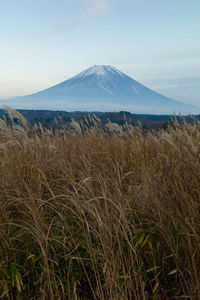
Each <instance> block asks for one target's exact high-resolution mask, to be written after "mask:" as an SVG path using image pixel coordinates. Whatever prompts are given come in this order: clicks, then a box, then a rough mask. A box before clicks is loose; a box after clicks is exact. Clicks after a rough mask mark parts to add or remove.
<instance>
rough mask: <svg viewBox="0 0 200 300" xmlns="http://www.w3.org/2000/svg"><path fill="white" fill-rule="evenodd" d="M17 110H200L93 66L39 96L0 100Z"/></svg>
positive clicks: (107, 68)
mask: <svg viewBox="0 0 200 300" xmlns="http://www.w3.org/2000/svg"><path fill="white" fill-rule="evenodd" d="M1 103H2V104H6V105H10V106H12V107H13V108H16V109H47V110H48V109H50V110H64V111H121V110H126V111H130V112H132V113H145V114H147V113H150V114H172V113H173V112H175V113H179V112H181V113H182V114H190V113H191V114H197V113H199V111H200V109H198V108H197V107H195V106H192V105H189V104H184V103H181V102H178V101H175V100H172V99H170V98H168V97H165V96H163V95H161V94H159V93H157V92H155V91H153V90H151V89H149V88H147V87H145V86H144V85H142V84H140V83H139V82H137V81H135V80H134V79H132V78H131V77H129V76H127V75H126V74H124V73H122V72H121V71H119V70H117V69H116V68H114V67H112V66H108V65H102V66H98V65H96V66H93V67H91V68H88V69H87V70H85V71H83V72H81V73H79V74H78V75H76V76H74V77H72V78H70V79H68V80H66V81H64V82H62V83H60V84H57V85H55V86H53V87H50V88H48V89H46V90H43V91H40V92H38V93H35V94H32V95H27V96H22V97H16V98H12V99H8V100H5V101H1Z"/></svg>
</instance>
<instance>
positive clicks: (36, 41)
mask: <svg viewBox="0 0 200 300" xmlns="http://www.w3.org/2000/svg"><path fill="white" fill-rule="evenodd" d="M199 13H200V1H199V0H190V1H189V0H73V1H71V0H6V1H5V0H0V99H6V98H9V97H13V96H21V95H26V94H30V93H33V92H37V91H39V90H42V89H45V88H48V87H50V86H53V85H55V84H57V83H59V82H62V81H64V80H67V79H68V78H70V77H72V76H74V75H76V74H77V73H79V72H81V71H83V70H84V69H86V68H88V67H90V66H93V65H112V66H114V67H116V68H118V69H119V70H120V71H122V72H124V73H126V74H127V75H129V76H131V77H132V78H134V79H135V80H137V81H139V82H140V83H142V84H144V85H146V86H147V87H150V88H152V89H154V90H155V91H157V92H159V93H162V94H164V95H165V96H168V97H170V98H172V99H175V100H178V101H182V102H185V103H190V104H194V105H198V106H200V18H199Z"/></svg>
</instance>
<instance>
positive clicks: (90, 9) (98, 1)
mask: <svg viewBox="0 0 200 300" xmlns="http://www.w3.org/2000/svg"><path fill="white" fill-rule="evenodd" d="M84 2H85V5H86V10H85V14H87V15H90V16H95V15H101V14H105V13H106V12H107V11H108V9H109V4H108V1H107V0H84Z"/></svg>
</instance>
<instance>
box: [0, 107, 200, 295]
mask: <svg viewBox="0 0 200 300" xmlns="http://www.w3.org/2000/svg"><path fill="white" fill-rule="evenodd" d="M10 114H11V119H12V116H13V115H14V117H16V115H15V112H13V111H12V110H10ZM17 117H18V118H19V119H20V116H19V115H18V116H17ZM90 121H91V120H90ZM92 121H93V122H94V123H95V126H94V127H93V128H90V129H85V130H84V131H82V130H81V127H80V126H78V125H77V124H75V123H73V124H72V129H71V130H64V129H63V130H58V131H54V132H52V131H47V130H45V129H43V128H42V127H40V126H38V127H37V128H35V129H33V130H29V129H28V128H27V127H26V121H25V120H23V119H21V121H20V124H18V125H16V124H14V123H13V122H11V123H10V125H8V124H6V122H3V121H1V123H0V127H1V129H0V201H1V202H0V207H1V210H0V299H11V300H12V299H18V300H22V299H25V300H26V299H66V300H67V299H70V300H71V299H77V300H82V299H85V300H86V299H88V300H92V299H95V300H104V299H105V300H106V299H107V300H126V299H130V300H132V299H133V300H134V299H136V300H140V299H141V300H147V299H161V300H162V299H197V300H198V299H200V272H199V263H200V123H199V122H196V123H195V124H193V125H188V124H186V123H184V124H183V125H182V126H180V125H179V124H178V123H176V121H175V122H174V126H173V127H171V128H169V129H168V131H163V130H160V131H158V132H149V133H145V134H144V133H143V132H142V131H141V130H140V129H137V128H133V127H131V126H128V125H127V126H126V127H125V128H119V127H117V126H116V125H114V126H113V127H112V124H110V123H108V125H107V127H108V128H109V130H108V132H105V131H102V130H101V129H100V125H98V122H99V121H98V120H95V119H94V120H92Z"/></svg>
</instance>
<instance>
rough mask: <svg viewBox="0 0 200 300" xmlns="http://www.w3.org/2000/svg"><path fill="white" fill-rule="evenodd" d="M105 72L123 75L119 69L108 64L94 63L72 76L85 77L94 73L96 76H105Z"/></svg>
mask: <svg viewBox="0 0 200 300" xmlns="http://www.w3.org/2000/svg"><path fill="white" fill-rule="evenodd" d="M107 74H110V75H111V74H112V75H114V74H118V75H123V73H122V72H120V71H119V70H117V69H116V68H114V67H112V66H108V65H95V66H92V67H90V68H88V69H87V70H85V71H83V72H81V73H79V74H78V75H76V76H75V77H74V78H78V77H87V76H89V75H96V76H106V75H107Z"/></svg>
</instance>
